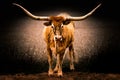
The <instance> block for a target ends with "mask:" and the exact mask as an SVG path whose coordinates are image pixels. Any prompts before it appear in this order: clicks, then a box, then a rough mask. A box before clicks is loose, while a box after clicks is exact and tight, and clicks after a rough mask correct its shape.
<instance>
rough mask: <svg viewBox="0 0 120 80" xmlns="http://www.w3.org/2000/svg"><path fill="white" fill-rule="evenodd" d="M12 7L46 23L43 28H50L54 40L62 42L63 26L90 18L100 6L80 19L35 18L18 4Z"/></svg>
mask: <svg viewBox="0 0 120 80" xmlns="http://www.w3.org/2000/svg"><path fill="white" fill-rule="evenodd" d="M13 5H16V6H18V7H20V8H21V9H22V10H23V11H24V12H25V13H26V14H27V15H28V16H29V17H31V18H32V19H35V20H43V21H48V22H45V23H44V25H45V26H51V27H52V29H53V32H54V40H60V41H62V31H63V30H62V29H63V25H67V24H69V23H70V21H80V20H83V19H86V18H87V17H88V16H90V15H91V14H92V13H93V12H94V11H95V10H96V9H97V8H98V7H100V5H101V4H99V5H98V6H97V7H95V8H94V9H93V10H92V11H90V12H89V13H87V14H86V15H84V16H80V17H62V16H50V17H47V16H35V15H33V14H31V13H30V12H29V11H28V10H26V9H25V8H24V7H22V6H21V5H19V4H16V3H13Z"/></svg>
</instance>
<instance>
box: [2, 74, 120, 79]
mask: <svg viewBox="0 0 120 80" xmlns="http://www.w3.org/2000/svg"><path fill="white" fill-rule="evenodd" d="M0 80H120V74H112V73H109V74H108V73H107V74H105V73H88V72H65V73H64V76H63V77H57V75H56V74H55V75H54V76H51V77H49V76H48V75H47V72H43V73H37V74H24V73H19V74H14V75H0Z"/></svg>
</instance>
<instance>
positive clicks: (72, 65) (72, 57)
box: [69, 44, 75, 70]
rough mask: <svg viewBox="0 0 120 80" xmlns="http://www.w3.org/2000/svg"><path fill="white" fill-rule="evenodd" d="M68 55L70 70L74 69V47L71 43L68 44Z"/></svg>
mask: <svg viewBox="0 0 120 80" xmlns="http://www.w3.org/2000/svg"><path fill="white" fill-rule="evenodd" d="M69 56H70V70H74V69H75V68H74V58H75V56H74V47H73V44H71V45H70V46H69Z"/></svg>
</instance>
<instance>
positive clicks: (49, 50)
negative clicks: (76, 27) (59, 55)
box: [47, 48, 53, 76]
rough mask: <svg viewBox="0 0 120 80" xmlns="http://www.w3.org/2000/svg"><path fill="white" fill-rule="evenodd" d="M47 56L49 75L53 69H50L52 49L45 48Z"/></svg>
mask: <svg viewBox="0 0 120 80" xmlns="http://www.w3.org/2000/svg"><path fill="white" fill-rule="evenodd" d="M47 56H48V63H49V70H48V75H49V76H51V75H53V70H52V63H53V62H52V51H51V49H49V48H47Z"/></svg>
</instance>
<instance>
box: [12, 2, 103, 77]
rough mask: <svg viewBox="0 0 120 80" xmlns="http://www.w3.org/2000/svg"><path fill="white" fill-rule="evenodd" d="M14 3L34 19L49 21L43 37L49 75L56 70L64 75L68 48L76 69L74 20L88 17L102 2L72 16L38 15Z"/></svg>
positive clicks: (72, 67)
mask: <svg viewBox="0 0 120 80" xmlns="http://www.w3.org/2000/svg"><path fill="white" fill-rule="evenodd" d="M13 5H16V6H18V7H20V8H21V9H22V10H23V11H24V12H25V13H26V14H27V15H28V16H29V17H31V18H32V19H35V20H42V21H47V22H45V23H44V25H45V26H46V27H45V28H44V30H43V37H44V41H45V42H46V46H47V57H48V63H49V70H48V75H49V76H51V75H53V73H54V72H57V74H58V76H63V72H62V62H63V57H64V55H65V50H66V49H67V48H68V49H69V57H70V70H74V69H75V68H74V59H75V53H74V45H73V42H74V28H75V25H74V23H73V21H81V20H84V19H86V18H87V17H88V16H90V15H92V13H93V12H94V11H95V10H96V9H97V8H98V7H100V5H101V4H99V5H98V6H96V7H95V8H94V9H93V10H92V11H90V12H89V13H87V14H86V15H84V16H80V17H71V16H68V15H66V14H60V15H57V16H36V15H33V14H32V13H30V12H29V11H28V10H27V9H25V8H24V7H22V6H21V5H19V4H16V3H13ZM53 55H55V56H56V58H57V61H56V66H55V68H54V69H52V63H53V60H52V56H53Z"/></svg>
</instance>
